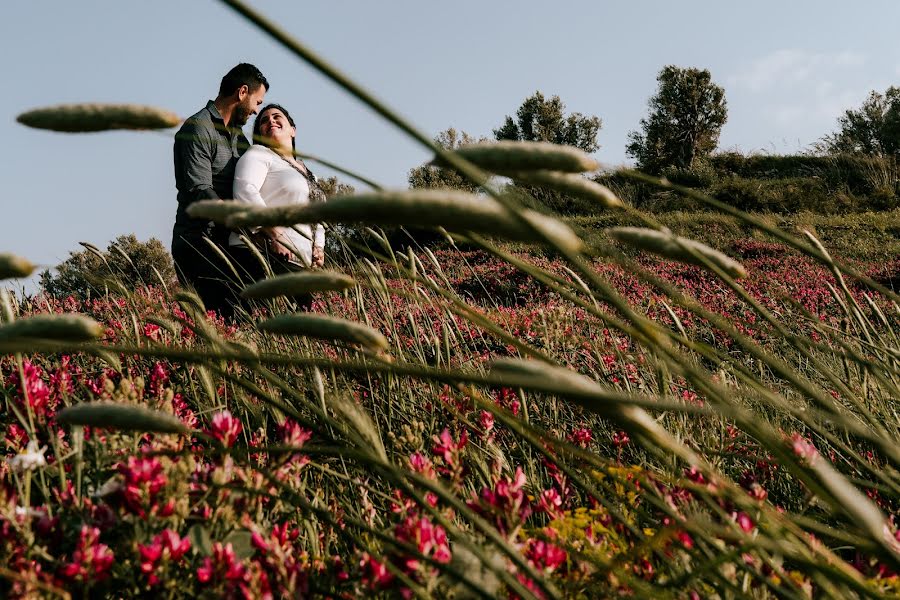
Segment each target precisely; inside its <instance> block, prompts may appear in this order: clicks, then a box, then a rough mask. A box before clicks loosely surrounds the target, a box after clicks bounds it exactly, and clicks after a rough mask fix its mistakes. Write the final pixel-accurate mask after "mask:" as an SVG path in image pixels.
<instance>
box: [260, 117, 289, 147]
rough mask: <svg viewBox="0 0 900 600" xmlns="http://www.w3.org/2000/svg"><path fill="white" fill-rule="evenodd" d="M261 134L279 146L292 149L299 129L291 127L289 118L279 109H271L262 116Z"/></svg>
mask: <svg viewBox="0 0 900 600" xmlns="http://www.w3.org/2000/svg"><path fill="white" fill-rule="evenodd" d="M259 119H260V124H259V132H260V134H262V135H263V136H265V137H267V138H272V139H274V140H275V141H277V142H278V145H279V146H282V147H286V148H290V147H291V140H293V139H294V136H295V135H297V129H296V128H295V127H293V126H291V123H290V121H288V118H287V116H286V115H285V114H284V113H283V112H281V110H279V109H277V108H269V109H267V110H266V111H264V112H263V114H261V115H260V117H259Z"/></svg>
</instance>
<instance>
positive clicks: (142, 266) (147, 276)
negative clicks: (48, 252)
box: [40, 234, 175, 299]
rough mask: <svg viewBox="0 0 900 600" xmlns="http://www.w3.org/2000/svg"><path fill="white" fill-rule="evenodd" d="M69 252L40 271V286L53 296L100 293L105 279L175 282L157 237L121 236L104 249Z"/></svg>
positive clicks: (137, 283) (131, 284) (129, 282)
mask: <svg viewBox="0 0 900 600" xmlns="http://www.w3.org/2000/svg"><path fill="white" fill-rule="evenodd" d="M85 248H86V249H85V250H82V251H80V252H72V253H70V255H69V258H67V259H66V260H65V261H64V262H63V263H61V264H60V265H59V266H57V267H56V269H55V272H54V271H50V270H47V271H44V272H43V273H41V279H40V283H41V287H42V288H43V289H44V291H45V292H46V293H48V294H50V295H52V296H56V297H60V298H63V297H66V296H75V297H76V298H80V299H85V298H88V297H89V296H91V295H92V294H93V295H96V294H97V293H98V292H100V293H102V292H103V290H104V281H107V280H109V279H117V280H118V281H120V282H121V283H122V284H124V285H125V286H126V287H129V288H134V287H138V286H141V285H158V284H159V283H160V279H162V280H163V281H164V282H165V284H166V285H171V284H173V283H174V282H175V266H174V265H173V263H172V256H171V255H170V254H169V252H168V250H166V248H165V246H163V244H162V242H160V241H159V240H158V239H156V238H150V239H149V240H147V241H146V242H141V241H139V240H138V239H137V237H135V236H134V235H133V234H129V235H120V236H119V237H117V238H116V239H115V241H113V242H110V244H109V246H108V247H107V250H106V252H103V251H101V250H99V249H98V248H96V247H94V246H88V245H85Z"/></svg>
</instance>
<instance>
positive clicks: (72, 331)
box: [0, 315, 103, 342]
mask: <svg viewBox="0 0 900 600" xmlns="http://www.w3.org/2000/svg"><path fill="white" fill-rule="evenodd" d="M102 335H103V327H102V326H101V325H100V324H99V323H97V322H96V321H95V320H93V319H91V318H90V317H86V316H84V315H34V316H32V317H28V318H25V319H19V320H17V321H13V322H12V323H6V324H5V325H2V326H0V340H15V339H22V338H27V339H44V340H58V341H65V342H87V341H91V340H96V339H98V338H100V337H101V336H102Z"/></svg>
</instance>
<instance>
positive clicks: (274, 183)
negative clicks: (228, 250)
mask: <svg viewBox="0 0 900 600" xmlns="http://www.w3.org/2000/svg"><path fill="white" fill-rule="evenodd" d="M320 195H321V194H320ZM234 199H235V200H239V201H241V202H246V203H248V204H253V205H254V206H260V207H271V206H286V205H293V204H308V203H309V202H310V193H309V182H308V181H307V179H306V177H304V176H303V174H302V173H300V171H298V170H297V169H296V168H295V167H294V166H293V165H291V163H289V162H288V161H287V160H285V159H284V158H282V157H281V156H279V155H278V154H276V153H275V151H274V150H272V149H271V148H268V147H266V146H263V145H261V144H254V145H253V146H251V147H250V149H249V150H247V151H246V152H245V153H244V155H243V156H241V159H240V160H239V161H238V163H237V167H236V168H235V172H234ZM294 228H296V229H298V230H299V233H298V232H297V231H295V230H294ZM294 228H291V227H284V228H279V229H280V231H281V233H283V234H285V235H286V236H287V238H288V239H289V240H290V242H291V244H292V245H293V246H294V247H295V249H296V250H297V253H298V254H299V255H300V257H301V258H302V259H303V262H304V263H305V264H306V265H309V264H311V263H312V249H313V245H315V246H316V247H317V248H324V247H325V228H324V227H322V224H321V223H315V224H309V223H299V224H297V225H294ZM229 245H231V246H243V245H244V243H243V242H242V241H241V240H240V238H239V237H238V234H236V233H232V234H231V237H230V238H229Z"/></svg>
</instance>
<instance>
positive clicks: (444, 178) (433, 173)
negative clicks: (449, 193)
mask: <svg viewBox="0 0 900 600" xmlns="http://www.w3.org/2000/svg"><path fill="white" fill-rule="evenodd" d="M477 142H478V140H476V139H475V138H473V137H472V136H470V135H469V134H468V133H466V132H465V131H459V132H457V131H456V129H454V128H452V127H450V128H449V129H446V130H445V131H442V132H440V133H439V134H438V135H437V136H436V137H435V138H434V143H436V144H437V145H438V146H440V147H441V148H444V149H445V150H456V149H457V148H459V147H460V146H466V145H469V144H475V143H477ZM408 180H409V187H411V188H413V189H416V188H444V189H451V190H463V191H465V192H471V193H473V194H474V193H475V192H477V191H478V186H476V185H474V184H473V183H472V182H471V181H469V180H468V179H466V178H465V177H463V176H462V175H460V174H459V173H457V172H456V171H455V170H453V169H445V168H442V167H436V166H434V165H430V164H424V165H421V166H418V167H415V168H413V169H410V171H409V176H408Z"/></svg>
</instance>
